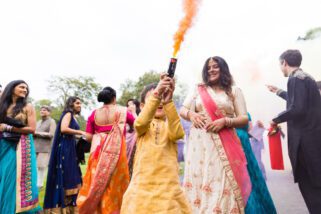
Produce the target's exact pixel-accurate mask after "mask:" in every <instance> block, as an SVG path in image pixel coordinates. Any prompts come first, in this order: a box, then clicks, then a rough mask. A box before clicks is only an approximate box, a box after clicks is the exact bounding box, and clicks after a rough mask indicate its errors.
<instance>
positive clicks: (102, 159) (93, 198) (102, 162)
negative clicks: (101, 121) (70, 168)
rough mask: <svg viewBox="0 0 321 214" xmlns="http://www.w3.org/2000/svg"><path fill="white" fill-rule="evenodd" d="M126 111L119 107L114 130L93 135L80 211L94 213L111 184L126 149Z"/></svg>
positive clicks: (79, 205)
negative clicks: (123, 150)
mask: <svg viewBox="0 0 321 214" xmlns="http://www.w3.org/2000/svg"><path fill="white" fill-rule="evenodd" d="M126 113H127V112H126V108H121V107H118V110H117V112H116V113H115V114H116V115H115V122H114V124H113V128H112V130H111V131H110V132H109V133H108V134H106V133H96V134H94V136H93V140H92V145H91V151H90V157H89V161H88V167H87V171H86V174H85V176H84V179H83V182H84V183H83V186H82V188H81V190H80V192H79V195H78V198H77V206H78V208H79V213H83V214H85V213H86V214H87V213H88V214H91V213H94V212H95V211H96V209H97V207H98V205H99V203H100V202H101V200H102V198H103V195H104V193H105V191H106V189H107V187H108V185H109V184H110V181H111V178H112V175H113V174H114V172H115V171H116V169H117V165H118V162H119V159H120V155H121V151H122V149H124V148H122V146H123V145H124V134H123V133H124V128H125V124H126ZM125 149H126V148H125ZM126 164H127V163H126ZM127 170H128V169H127ZM127 173H128V172H127Z"/></svg>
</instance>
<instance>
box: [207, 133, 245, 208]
mask: <svg viewBox="0 0 321 214" xmlns="http://www.w3.org/2000/svg"><path fill="white" fill-rule="evenodd" d="M211 139H212V140H213V142H214V144H215V148H216V149H217V152H218V155H219V157H220V159H221V163H222V165H223V170H224V171H225V174H226V176H227V178H228V180H229V181H230V184H231V187H232V190H233V193H234V195H235V200H236V203H237V204H238V207H239V209H240V210H241V213H244V201H243V198H242V194H241V189H240V187H239V185H238V184H237V182H236V179H235V177H234V174H233V171H232V169H231V166H230V162H229V160H228V158H227V155H226V153H225V150H224V147H223V145H222V142H221V139H220V137H219V136H218V135H217V134H211Z"/></svg>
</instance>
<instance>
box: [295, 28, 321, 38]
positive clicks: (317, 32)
mask: <svg viewBox="0 0 321 214" xmlns="http://www.w3.org/2000/svg"><path fill="white" fill-rule="evenodd" d="M320 36H321V27H316V28H312V29H310V30H308V31H307V32H306V34H305V36H304V37H300V36H299V38H298V39H297V40H313V39H316V38H319V37H320Z"/></svg>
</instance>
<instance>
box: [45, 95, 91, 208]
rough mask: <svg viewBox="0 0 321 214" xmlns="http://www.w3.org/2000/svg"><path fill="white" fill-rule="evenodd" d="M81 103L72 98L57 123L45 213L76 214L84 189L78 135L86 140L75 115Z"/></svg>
mask: <svg viewBox="0 0 321 214" xmlns="http://www.w3.org/2000/svg"><path fill="white" fill-rule="evenodd" d="M80 112H81V100H80V98H78V97H75V96H72V97H69V98H68V99H67V101H66V104H65V107H64V111H63V112H62V114H61V117H60V120H59V122H58V124H57V129H56V132H55V136H54V140H53V145H52V150H51V154H50V161H49V168H48V176H47V183H46V193H45V201H44V209H45V212H46V213H50V214H59V213H71V214H72V213H77V212H78V211H77V207H76V199H77V195H78V192H79V189H80V187H81V183H82V180H81V171H80V167H79V164H78V160H77V153H76V137H75V136H76V135H81V136H84V137H85V138H87V137H88V136H87V134H86V132H84V131H81V130H80V127H79V124H78V122H77V120H76V115H79V114H80Z"/></svg>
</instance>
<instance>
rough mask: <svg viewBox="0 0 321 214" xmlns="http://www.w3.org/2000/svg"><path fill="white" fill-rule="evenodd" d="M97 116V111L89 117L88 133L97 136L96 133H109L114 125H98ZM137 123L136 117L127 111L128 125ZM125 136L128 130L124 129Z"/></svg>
mask: <svg viewBox="0 0 321 214" xmlns="http://www.w3.org/2000/svg"><path fill="white" fill-rule="evenodd" d="M95 114H96V110H94V111H93V112H92V113H91V115H90V116H89V117H88V120H87V126H86V132H88V133H91V134H95V133H101V132H109V131H110V130H111V129H112V127H113V125H112V124H106V125H98V124H97V123H96V121H95ZM134 121H135V117H134V116H133V115H132V113H130V112H129V111H127V115H126V123H127V124H129V125H131V126H132V125H133V124H134ZM124 134H126V129H124Z"/></svg>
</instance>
